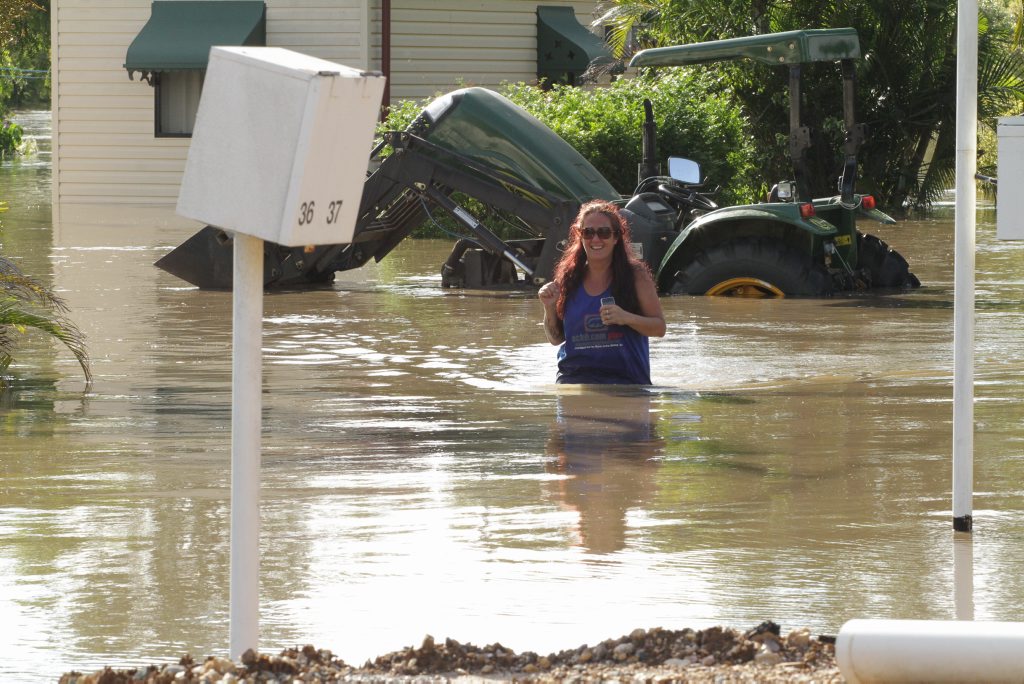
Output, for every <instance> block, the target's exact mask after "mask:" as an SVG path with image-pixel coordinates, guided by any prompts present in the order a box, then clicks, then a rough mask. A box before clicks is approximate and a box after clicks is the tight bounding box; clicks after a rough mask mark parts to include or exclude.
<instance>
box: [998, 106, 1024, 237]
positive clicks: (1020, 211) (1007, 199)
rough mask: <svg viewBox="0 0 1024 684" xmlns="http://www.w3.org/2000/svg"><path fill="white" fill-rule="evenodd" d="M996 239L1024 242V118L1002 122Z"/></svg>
mask: <svg viewBox="0 0 1024 684" xmlns="http://www.w3.org/2000/svg"><path fill="white" fill-rule="evenodd" d="M997 133H998V138H999V165H998V171H997V173H996V176H997V177H998V178H999V186H998V187H997V189H996V193H997V194H996V197H997V199H996V237H997V238H999V239H1000V240H1024V116H1008V117H1003V118H1001V119H999V126H998V128H997Z"/></svg>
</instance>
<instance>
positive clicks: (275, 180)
mask: <svg viewBox="0 0 1024 684" xmlns="http://www.w3.org/2000/svg"><path fill="white" fill-rule="evenodd" d="M383 92H384V77H383V76H381V75H380V74H378V73H373V72H371V73H367V72H363V71H359V70H357V69H352V68H350V67H346V66H342V65H340V64H335V63H333V62H328V61H326V60H322V59H318V58H316V57H310V56H308V55H303V54H300V53H298V52H293V51H291V50H286V49H284V48H273V47H213V48H211V49H210V61H209V66H208V67H207V71H206V80H205V82H204V83H203V94H202V97H201V98H200V101H199V111H198V113H197V114H196V123H195V128H194V131H193V134H192V144H191V147H190V148H189V152H188V161H187V162H186V164H185V174H184V177H183V179H182V183H181V191H180V193H179V195H178V207H177V211H178V213H179V214H181V215H182V216H186V217H188V218H192V219H195V220H197V221H202V222H204V223H208V224H211V225H214V226H218V227H220V228H224V229H226V230H231V231H235V232H240V233H244V234H246V235H253V236H255V237H259V238H262V239H264V240H268V241H270V242H276V243H278V244H281V245H285V246H289V247H298V246H302V245H321V244H337V243H346V242H351V241H352V233H353V231H354V229H355V220H356V213H357V212H358V210H359V202H360V198H361V196H362V190H363V182H364V180H365V178H366V170H367V166H368V164H369V154H370V149H371V147H372V144H373V132H374V126H375V124H376V122H377V118H378V114H379V112H380V104H381V96H382V94H383Z"/></svg>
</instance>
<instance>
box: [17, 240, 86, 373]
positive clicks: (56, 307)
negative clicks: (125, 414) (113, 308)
mask: <svg viewBox="0 0 1024 684" xmlns="http://www.w3.org/2000/svg"><path fill="white" fill-rule="evenodd" d="M67 310H68V308H67V305H66V304H65V303H64V300H63V299H61V298H60V297H59V296H57V295H56V294H55V293H53V292H52V291H51V290H50V289H49V288H47V287H45V286H44V285H41V284H40V283H38V282H36V281H35V280H33V279H32V278H30V277H28V276H26V275H25V274H24V273H22V272H21V270H20V269H19V268H18V267H17V265H15V264H14V262H12V261H11V260H10V259H7V258H4V257H0V372H3V371H6V370H7V369H8V368H9V367H10V365H11V362H12V361H13V359H14V348H15V346H16V342H17V337H16V335H20V334H24V333H25V332H27V331H28V330H29V329H34V330H38V331H40V332H43V333H45V334H47V335H49V336H50V337H52V338H53V339H56V340H58V341H60V342H61V343H62V344H63V345H64V346H65V347H67V349H68V351H70V352H71V353H72V354H73V355H74V357H75V359H76V360H77V361H78V365H79V366H81V367H82V372H83V373H84V374H85V380H86V383H87V384H88V383H91V382H92V372H91V371H90V369H89V354H88V352H87V350H86V346H85V336H84V335H83V334H82V331H81V330H79V329H78V326H76V325H75V324H74V323H73V322H72V321H70V320H69V319H68V318H67V317H66V316H65V315H64V314H65V313H66V312H67Z"/></svg>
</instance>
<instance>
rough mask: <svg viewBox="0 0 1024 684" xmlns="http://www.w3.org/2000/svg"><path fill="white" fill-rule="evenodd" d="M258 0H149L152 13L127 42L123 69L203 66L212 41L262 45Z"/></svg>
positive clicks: (262, 12) (263, 19)
mask: <svg viewBox="0 0 1024 684" xmlns="http://www.w3.org/2000/svg"><path fill="white" fill-rule="evenodd" d="M266 44H267V9H266V5H265V4H264V3H263V0H154V2H153V10H152V15H151V16H150V18H149V21H147V22H146V25H145V26H143V27H142V30H141V31H139V35H137V36H135V40H133V41H132V44H131V45H130V46H128V54H127V55H126V56H125V60H124V68H125V69H127V70H128V74H129V75H131V73H132V72H133V71H141V72H142V73H143V74H145V73H147V72H154V71H175V70H181V69H205V68H206V63H207V61H208V60H209V58H210V47H211V46H214V45H234V46H237V45H266Z"/></svg>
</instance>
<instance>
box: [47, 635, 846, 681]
mask: <svg viewBox="0 0 1024 684" xmlns="http://www.w3.org/2000/svg"><path fill="white" fill-rule="evenodd" d="M781 631H782V630H781V629H780V628H779V626H778V625H776V624H775V623H774V622H764V623H762V624H760V625H758V626H757V627H755V628H753V629H750V630H747V631H746V632H740V631H737V630H735V629H727V628H722V627H711V628H710V629H705V630H701V631H695V630H692V629H683V630H678V631H675V630H666V629H661V628H654V629H635V630H633V631H632V632H631V633H629V634H627V635H625V636H622V637H619V638H618V639H606V640H605V641H602V642H601V643H599V644H594V645H589V644H584V645H582V646H579V647H578V648H574V649H570V650H565V651H560V652H558V653H550V654H548V655H538V654H536V653H532V652H530V651H524V652H523V653H516V652H515V651H513V650H511V649H508V648H506V647H504V646H502V645H501V644H490V645H489V646H484V647H477V646H474V645H472V644H468V643H467V644H461V643H459V642H458V641H455V640H454V639H446V640H445V641H444V642H443V643H438V642H435V641H434V639H433V637H430V636H427V637H426V638H425V639H424V640H423V643H422V644H421V645H420V646H419V647H418V648H414V647H407V648H404V649H402V650H399V651H395V652H393V653H388V654H386V655H382V656H378V657H377V658H375V659H373V660H372V661H367V662H366V663H365V664H363V665H362V666H358V667H357V666H352V665H348V664H346V663H345V662H343V661H342V660H341V659H339V658H336V657H335V656H334V654H333V653H332V652H331V651H329V650H326V649H317V648H315V647H313V646H303V647H302V648H290V649H285V650H284V651H282V652H281V653H280V654H279V655H276V656H270V655H266V654H260V653H254V652H253V651H251V650H250V651H246V653H245V654H243V655H242V657H241V658H240V659H239V660H238V661H232V660H229V659H227V658H218V657H215V656H210V657H208V658H206V659H205V660H203V661H202V662H199V661H196V660H194V659H193V658H192V657H191V656H189V655H186V656H184V657H182V658H181V659H180V660H179V661H178V662H177V663H176V664H171V665H163V666H156V665H150V666H149V667H145V668H137V669H130V670H114V669H112V668H105V669H103V670H101V671H99V672H93V673H80V672H68V673H65V674H64V675H63V676H62V677H61V678H60V684H136V683H140V682H141V683H143V684H171V683H175V684H176V683H178V682H189V683H197V684H200V683H201V684H205V683H207V682H210V683H212V682H221V683H223V684H236V683H241V682H247V683H248V682H253V683H255V682H288V683H289V684H293V683H295V682H368V683H369V682H408V683H410V684H412V683H413V682H415V683H416V684H419V683H423V684H426V683H432V682H448V681H461V682H467V683H468V682H475V683H478V684H485V683H486V682H491V681H515V682H522V683H523V684H533V683H537V684H547V683H554V682H559V683H563V682H564V683H565V684H570V683H583V682H645V683H646V682H650V683H652V684H656V683H668V682H715V683H716V684H729V683H732V682H758V683H761V682H842V681H844V680H843V677H842V676H841V675H840V673H839V669H838V667H837V666H836V661H835V648H834V641H835V640H834V639H833V638H830V637H812V636H811V634H810V632H809V631H808V630H806V629H799V630H793V631H791V632H789V633H788V634H786V635H785V636H783V635H782V633H781Z"/></svg>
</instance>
